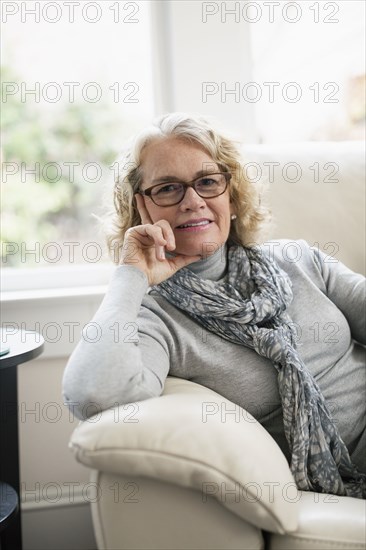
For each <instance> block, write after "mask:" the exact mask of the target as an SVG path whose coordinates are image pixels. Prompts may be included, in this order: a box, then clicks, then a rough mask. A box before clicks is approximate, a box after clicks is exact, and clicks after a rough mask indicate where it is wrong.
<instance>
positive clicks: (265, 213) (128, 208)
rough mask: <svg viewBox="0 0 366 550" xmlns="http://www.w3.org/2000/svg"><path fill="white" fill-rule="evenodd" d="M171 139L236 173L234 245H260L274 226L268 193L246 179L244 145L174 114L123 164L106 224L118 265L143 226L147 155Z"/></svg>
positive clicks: (138, 141) (130, 149)
mask: <svg viewBox="0 0 366 550" xmlns="http://www.w3.org/2000/svg"><path fill="white" fill-rule="evenodd" d="M167 137H176V138H179V139H183V140H187V141H188V142H190V143H197V144H198V145H199V146H201V147H203V148H204V150H205V151H206V152H207V153H208V154H209V155H210V156H211V158H212V160H213V161H214V162H216V164H217V165H218V166H219V167H220V170H222V171H224V172H230V173H231V175H232V178H231V181H230V185H229V194H230V201H231V202H232V203H233V205H234V209H235V213H236V216H237V218H236V219H235V221H232V223H231V228H230V233H229V240H231V241H232V242H234V243H237V244H241V245H243V246H253V245H255V244H258V238H259V235H261V234H262V232H263V229H264V227H265V226H266V225H267V222H268V221H269V210H268V209H267V208H265V207H263V205H262V204H261V202H262V201H261V191H262V189H261V188H260V186H259V185H258V183H253V182H251V181H250V179H248V178H247V176H246V174H245V170H244V160H243V158H242V155H241V153H240V149H239V147H240V144H239V143H238V142H236V141H235V140H234V139H232V138H229V137H227V135H225V134H224V133H223V132H222V131H220V130H218V129H217V125H215V127H214V124H213V123H212V122H210V121H209V120H208V119H205V118H203V117H201V116H196V115H190V114H186V113H170V114H166V115H164V116H162V117H160V118H159V119H157V120H156V121H155V122H154V123H153V124H152V125H151V126H150V127H148V128H146V129H145V130H143V131H141V132H140V133H138V134H137V135H136V136H135V137H134V138H133V139H132V140H130V141H129V143H128V144H127V146H126V148H125V150H124V151H123V153H122V155H121V156H120V157H119V159H118V160H117V163H118V164H117V166H118V169H117V176H116V178H115V183H114V197H113V202H114V209H112V211H111V210H109V212H108V213H107V214H106V216H105V222H106V223H105V224H104V225H105V234H106V239H107V246H108V250H109V253H110V256H111V257H112V259H113V261H114V262H115V263H118V259H116V255H115V254H114V253H113V251H114V252H115V250H116V247H118V249H120V247H122V246H123V240H124V236H125V233H126V231H127V230H128V229H129V228H131V227H134V226H136V225H140V224H141V218H140V215H139V212H138V210H137V207H136V203H135V199H134V194H135V193H137V191H138V189H139V187H140V185H141V183H142V171H141V154H142V152H143V150H144V148H145V147H146V146H147V145H149V144H150V143H152V142H153V141H156V140H159V139H162V138H167ZM236 143H238V146H237V145H236Z"/></svg>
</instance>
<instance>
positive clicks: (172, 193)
mask: <svg viewBox="0 0 366 550" xmlns="http://www.w3.org/2000/svg"><path fill="white" fill-rule="evenodd" d="M183 195H184V187H183V185H182V184H181V183H162V184H161V185H158V186H156V187H154V189H153V190H152V193H151V198H152V199H153V201H154V202H155V204H157V205H159V206H168V205H169V204H174V203H176V202H179V201H180V200H181V198H182V197H183Z"/></svg>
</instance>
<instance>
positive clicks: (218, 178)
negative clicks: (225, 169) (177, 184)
mask: <svg viewBox="0 0 366 550" xmlns="http://www.w3.org/2000/svg"><path fill="white" fill-rule="evenodd" d="M194 187H195V190H196V191H197V193H198V194H199V195H200V196H201V197H206V198H210V197H216V196H217V195H220V194H221V193H222V192H223V191H224V189H225V187H226V179H225V176H224V175H223V174H209V175H207V176H203V177H202V178H199V179H198V180H196V182H195V186H194Z"/></svg>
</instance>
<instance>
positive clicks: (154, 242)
mask: <svg viewBox="0 0 366 550" xmlns="http://www.w3.org/2000/svg"><path fill="white" fill-rule="evenodd" d="M242 166H243V162H242V159H241V156H240V153H239V150H238V149H237V147H236V145H235V144H234V142H233V141H232V140H230V139H228V138H227V137H225V136H224V135H223V134H222V133H221V132H218V131H215V130H214V129H213V127H212V126H211V124H210V123H209V122H207V121H206V120H204V119H202V118H200V117H192V116H189V115H185V114H181V113H174V114H169V115H166V116H164V117H162V118H161V119H160V120H159V121H158V122H157V123H156V124H155V125H154V126H152V127H151V128H148V129H147V130H146V131H144V132H142V133H140V134H139V135H138V136H137V137H136V138H135V139H134V140H133V141H132V142H131V143H130V145H129V148H128V149H127V151H126V153H125V155H124V158H123V160H122V162H121V170H120V175H119V177H118V178H117V181H116V184H115V197H114V198H115V201H114V202H115V214H114V231H113V232H112V233H110V235H109V239H108V243H109V248H110V250H111V251H114V255H115V262H116V263H117V264H118V267H117V268H116V270H115V272H114V274H113V276H112V278H111V281H110V284H109V287H108V290H107V293H106V295H105V297H104V300H103V302H102V304H101V306H100V308H99V310H98V311H97V312H96V314H95V316H94V317H93V320H92V321H93V323H92V324H91V325H89V327H88V334H87V333H86V329H84V330H85V332H83V337H82V339H81V341H80V342H79V344H78V346H77V347H76V349H75V350H74V352H73V353H72V355H71V357H70V359H69V362H68V364H67V367H66V370H65V374H64V381H63V393H64V400H65V402H66V403H67V404H68V405H69V406H70V408H72V410H73V411H74V413H75V414H76V416H78V417H79V418H87V417H88V416H89V415H90V414H95V413H96V409H95V404H97V407H98V409H102V410H103V409H107V408H110V407H113V406H116V405H117V404H124V403H129V402H133V401H138V400H143V399H147V398H149V397H154V396H158V395H160V394H161V392H162V390H163V387H164V380H165V378H166V377H167V375H168V374H170V375H172V376H177V377H181V378H185V379H189V380H193V381H195V382H197V383H199V384H202V385H204V386H207V387H209V388H212V389H213V390H215V391H216V392H218V393H220V394H221V395H223V396H225V397H226V398H228V399H229V400H231V401H233V402H234V403H236V404H238V405H240V406H241V407H243V408H245V409H247V410H248V411H249V412H250V413H251V414H253V416H254V417H255V418H256V419H257V420H258V421H259V422H261V424H262V425H263V426H264V427H265V428H266V429H267V430H268V432H269V433H270V434H271V435H272V436H273V438H274V439H275V440H276V441H277V443H278V445H279V446H280V447H281V449H282V451H283V452H284V454H285V456H286V457H287V459H288V461H289V462H290V465H291V470H292V473H293V475H294V478H295V481H296V483H297V486H298V488H299V489H302V490H312V491H318V492H327V493H334V494H339V495H350V496H355V497H359V498H365V496H366V493H365V486H366V483H365V479H366V475H365V474H366V464H365V450H366V449H365V448H366V444H365V443H366V436H365V433H366V430H365V400H364V388H365V365H364V353H363V347H362V344H365V343H366V341H365V335H366V331H365V319H364V316H363V305H362V304H363V303H364V284H363V283H364V278H363V277H362V276H361V275H358V274H355V273H353V272H352V271H350V270H349V269H348V268H346V267H345V266H344V265H343V264H341V263H340V262H337V263H326V262H325V261H324V260H325V256H324V255H323V254H322V253H321V252H319V251H316V250H313V249H312V248H310V247H309V245H308V244H307V243H306V242H305V241H297V244H298V246H300V247H301V252H302V254H301V258H300V259H299V260H298V261H297V262H290V261H288V256H287V255H285V254H282V253H281V252H282V248H283V246H285V244H286V243H288V241H281V246H280V247H277V251H276V252H275V253H274V256H270V255H269V254H268V253H267V252H266V249H265V247H263V246H258V245H255V244H254V243H255V239H256V238H257V237H258V231H259V229H260V228H261V227H262V225H263V223H264V222H265V219H266V213H265V211H264V210H263V209H262V208H261V206H260V201H259V200H258V192H257V190H256V188H255V186H254V185H253V184H251V182H250V181H248V180H247V179H246V178H245V177H244V173H243V170H242ZM116 245H117V247H118V251H119V254H118V257H116V254H115V252H116ZM314 320H315V321H317V322H321V323H322V324H324V325H325V323H327V322H331V323H333V324H335V325H334V326H338V327H339V330H338V332H337V339H334V343H333V344H332V345H331V346H329V344H327V343H324V342H321V341H314V339H313V338H311V336H312V334H313V333H312V332H311V330H309V329H310V327H311V326H312V325H313V323H314ZM296 326H298V327H300V328H301V333H302V335H303V336H302V338H301V340H300V341H299V342H298V344H297V342H296V340H297V333H296V330H295V327H296ZM90 327H97V330H99V336H100V337H99V338H92V339H91V337H90ZM306 329H308V330H306ZM93 404H94V406H90V405H93ZM330 410H332V414H331V412H330Z"/></svg>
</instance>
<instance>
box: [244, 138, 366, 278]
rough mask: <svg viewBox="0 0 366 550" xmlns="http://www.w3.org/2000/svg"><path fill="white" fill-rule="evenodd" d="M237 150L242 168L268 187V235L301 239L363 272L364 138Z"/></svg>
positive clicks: (246, 147)
mask: <svg viewBox="0 0 366 550" xmlns="http://www.w3.org/2000/svg"><path fill="white" fill-rule="evenodd" d="M243 153H244V160H245V166H246V169H247V170H246V171H247V172H248V173H249V174H251V176H252V177H253V178H254V180H255V181H257V180H258V183H259V182H261V183H264V184H265V186H266V187H267V189H268V194H267V195H266V196H267V199H266V202H267V203H268V204H269V206H270V209H271V211H272V214H273V228H272V231H271V233H270V235H269V236H268V238H271V239H281V238H285V239H305V240H306V241H307V242H308V243H310V244H311V245H315V246H317V247H319V248H320V249H321V250H324V252H325V253H326V254H329V255H331V256H334V257H335V258H337V259H338V260H340V261H341V262H343V263H344V264H346V265H347V266H348V267H349V268H350V269H352V270H353V271H356V272H358V273H363V274H364V273H365V250H366V234H365V223H366V222H365V217H366V216H365V200H366V189H365V143H364V142H361V141H348V142H315V141H313V142H306V143H278V144H273V143H271V144H263V145H246V146H244V147H243ZM274 163H275V164H274ZM271 170H272V172H271ZM272 176H273V177H272ZM297 179H298V181H295V180H297Z"/></svg>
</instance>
